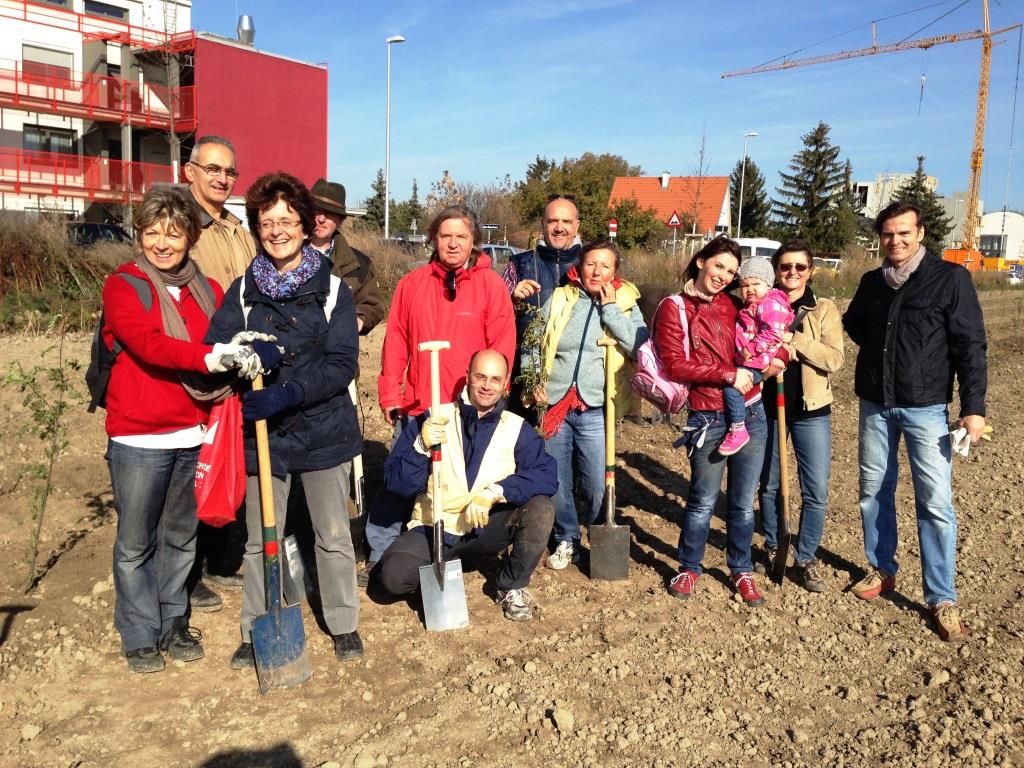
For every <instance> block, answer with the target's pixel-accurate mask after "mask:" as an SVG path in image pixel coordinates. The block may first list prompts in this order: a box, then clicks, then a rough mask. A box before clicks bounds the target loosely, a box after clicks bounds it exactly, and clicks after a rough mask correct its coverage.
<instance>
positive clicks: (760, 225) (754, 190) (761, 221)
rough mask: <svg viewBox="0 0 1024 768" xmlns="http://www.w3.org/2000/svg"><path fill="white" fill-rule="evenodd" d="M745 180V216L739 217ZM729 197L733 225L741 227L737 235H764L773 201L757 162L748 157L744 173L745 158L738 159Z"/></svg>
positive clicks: (731, 179)
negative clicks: (741, 193) (741, 189)
mask: <svg viewBox="0 0 1024 768" xmlns="http://www.w3.org/2000/svg"><path fill="white" fill-rule="evenodd" d="M741 181H742V182H743V218H742V219H740V218H739V215H738V213H739V205H740V182H741ZM729 199H730V206H731V209H732V210H731V215H732V223H733V227H734V228H736V227H737V225H738V226H739V227H740V229H739V230H738V231H737V233H736V234H737V236H743V235H746V236H747V237H763V236H764V235H765V230H766V227H767V226H768V216H769V214H770V213H771V201H770V200H769V199H768V191H767V190H766V189H765V180H764V175H763V174H762V173H761V169H760V168H758V167H757V163H755V162H754V161H753V160H751V159H750V158H749V157H748V158H747V172H746V174H744V173H743V160H737V161H736V167H734V168H733V169H732V173H731V174H729Z"/></svg>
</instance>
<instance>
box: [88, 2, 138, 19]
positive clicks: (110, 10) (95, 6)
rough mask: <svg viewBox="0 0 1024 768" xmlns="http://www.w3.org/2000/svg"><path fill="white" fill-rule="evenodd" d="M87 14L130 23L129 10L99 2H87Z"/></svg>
mask: <svg viewBox="0 0 1024 768" xmlns="http://www.w3.org/2000/svg"><path fill="white" fill-rule="evenodd" d="M85 12H86V14H88V15H89V16H103V17H104V18H107V19H117V20H118V21H128V9H127V8H118V7H117V6H116V5H110V4H109V3H100V2H98V1H97V0H85Z"/></svg>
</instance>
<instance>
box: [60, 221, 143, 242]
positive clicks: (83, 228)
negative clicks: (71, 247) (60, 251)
mask: <svg viewBox="0 0 1024 768" xmlns="http://www.w3.org/2000/svg"><path fill="white" fill-rule="evenodd" d="M68 238H69V239H70V240H71V242H73V243H74V244H75V245H80V246H82V247H83V248H88V247H89V246H91V245H96V243H130V242H132V238H131V235H129V234H128V233H127V232H125V231H124V230H123V229H122V228H121V227H120V226H118V225H117V224H97V223H96V222H92V221H76V222H74V223H72V224H69V225H68Z"/></svg>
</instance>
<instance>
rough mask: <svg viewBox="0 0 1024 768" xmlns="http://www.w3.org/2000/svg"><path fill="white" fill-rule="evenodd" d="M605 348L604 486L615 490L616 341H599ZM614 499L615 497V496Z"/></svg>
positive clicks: (605, 338)
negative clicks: (613, 353)
mask: <svg viewBox="0 0 1024 768" xmlns="http://www.w3.org/2000/svg"><path fill="white" fill-rule="evenodd" d="M597 343H598V346H601V347H604V485H605V488H613V489H614V488H615V377H614V376H613V375H612V349H613V348H614V347H615V345H616V344H618V342H617V341H615V339H610V338H608V337H607V336H603V337H601V338H600V339H598V340H597ZM613 498H614V495H613Z"/></svg>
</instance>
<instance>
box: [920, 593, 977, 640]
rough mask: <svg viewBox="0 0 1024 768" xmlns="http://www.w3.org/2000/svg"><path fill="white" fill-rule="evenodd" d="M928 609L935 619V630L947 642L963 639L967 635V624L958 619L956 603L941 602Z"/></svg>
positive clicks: (958, 612)
mask: <svg viewBox="0 0 1024 768" xmlns="http://www.w3.org/2000/svg"><path fill="white" fill-rule="evenodd" d="M929 610H930V611H931V614H932V619H933V620H934V621H935V631H936V632H937V633H938V635H939V637H941V638H942V639H943V640H945V641H946V642H947V643H951V642H954V641H956V640H964V639H965V638H966V637H967V635H968V632H967V625H966V624H964V623H963V621H962V620H961V619H960V609H959V608H957V607H956V603H941V604H939V605H936V606H932V607H931V608H930V609H929Z"/></svg>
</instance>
